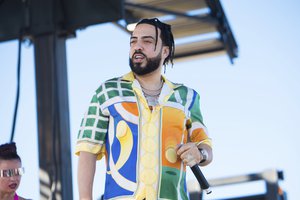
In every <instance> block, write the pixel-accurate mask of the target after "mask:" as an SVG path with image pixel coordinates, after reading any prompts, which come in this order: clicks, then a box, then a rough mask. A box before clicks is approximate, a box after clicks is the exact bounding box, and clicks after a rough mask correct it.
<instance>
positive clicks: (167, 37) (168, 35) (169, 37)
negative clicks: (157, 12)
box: [137, 18, 175, 66]
mask: <svg viewBox="0 0 300 200" xmlns="http://www.w3.org/2000/svg"><path fill="white" fill-rule="evenodd" d="M139 24H150V25H152V26H154V27H155V28H156V29H155V30H156V43H155V46H156V44H157V35H158V31H157V28H159V29H160V38H161V40H162V43H163V45H164V46H167V47H169V50H170V52H169V55H168V56H167V57H166V59H165V60H164V62H163V65H165V66H166V65H167V64H168V63H169V61H170V62H171V64H172V66H173V58H174V52H175V45H174V37H173V33H172V31H171V25H169V24H166V23H163V22H161V21H159V19H157V18H152V19H142V20H141V21H139V22H138V23H137V26H138V25H139Z"/></svg>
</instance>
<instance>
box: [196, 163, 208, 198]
mask: <svg viewBox="0 0 300 200" xmlns="http://www.w3.org/2000/svg"><path fill="white" fill-rule="evenodd" d="M191 169H192V172H193V174H194V175H195V176H196V179H197V181H198V183H199V184H200V187H201V189H202V190H204V191H205V192H206V194H210V193H211V192H212V191H211V190H210V186H209V184H208V182H207V180H206V178H205V177H204V175H203V174H202V172H201V170H200V167H199V166H198V164H196V165H194V166H192V167H191Z"/></svg>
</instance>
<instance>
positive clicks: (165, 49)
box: [162, 46, 170, 59]
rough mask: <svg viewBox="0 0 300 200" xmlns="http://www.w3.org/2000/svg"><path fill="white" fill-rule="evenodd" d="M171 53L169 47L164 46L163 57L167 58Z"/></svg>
mask: <svg viewBox="0 0 300 200" xmlns="http://www.w3.org/2000/svg"><path fill="white" fill-rule="evenodd" d="M169 53H170V49H169V47H167V46H163V51H162V55H163V58H164V59H165V58H166V57H168V55H169Z"/></svg>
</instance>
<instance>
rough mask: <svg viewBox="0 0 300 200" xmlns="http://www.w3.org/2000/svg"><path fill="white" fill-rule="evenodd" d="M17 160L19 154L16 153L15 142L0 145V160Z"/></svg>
mask: <svg viewBox="0 0 300 200" xmlns="http://www.w3.org/2000/svg"><path fill="white" fill-rule="evenodd" d="M15 159H17V160H19V161H21V158H20V156H19V155H18V153H17V147H16V143H14V142H11V143H6V144H2V145H0V160H15Z"/></svg>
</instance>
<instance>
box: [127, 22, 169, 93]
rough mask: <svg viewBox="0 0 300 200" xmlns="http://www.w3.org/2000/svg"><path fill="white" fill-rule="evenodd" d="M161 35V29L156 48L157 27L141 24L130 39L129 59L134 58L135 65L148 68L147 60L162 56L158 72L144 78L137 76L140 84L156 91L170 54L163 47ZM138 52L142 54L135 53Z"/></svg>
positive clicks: (166, 48) (167, 49) (165, 47)
mask: <svg viewBox="0 0 300 200" xmlns="http://www.w3.org/2000/svg"><path fill="white" fill-rule="evenodd" d="M159 35H160V29H158V38H157V44H156V46H155V43H156V33H155V27H154V26H152V25H149V24H139V25H138V26H137V27H136V28H135V30H134V31H133V33H132V36H131V38H130V51H129V57H130V58H132V61H133V63H138V64H140V66H141V67H146V65H147V59H146V58H155V57H157V56H158V55H159V54H161V61H160V64H159V67H158V69H157V70H155V71H153V72H151V73H148V74H146V75H143V76H138V75H136V79H137V80H138V81H139V82H140V84H142V85H147V88H148V89H155V88H157V86H159V85H160V83H161V69H162V63H163V61H164V60H165V58H166V57H167V56H168V54H169V48H168V47H167V46H163V45H162V40H161V38H160V37H159ZM136 51H140V52H141V53H135V52H136Z"/></svg>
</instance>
